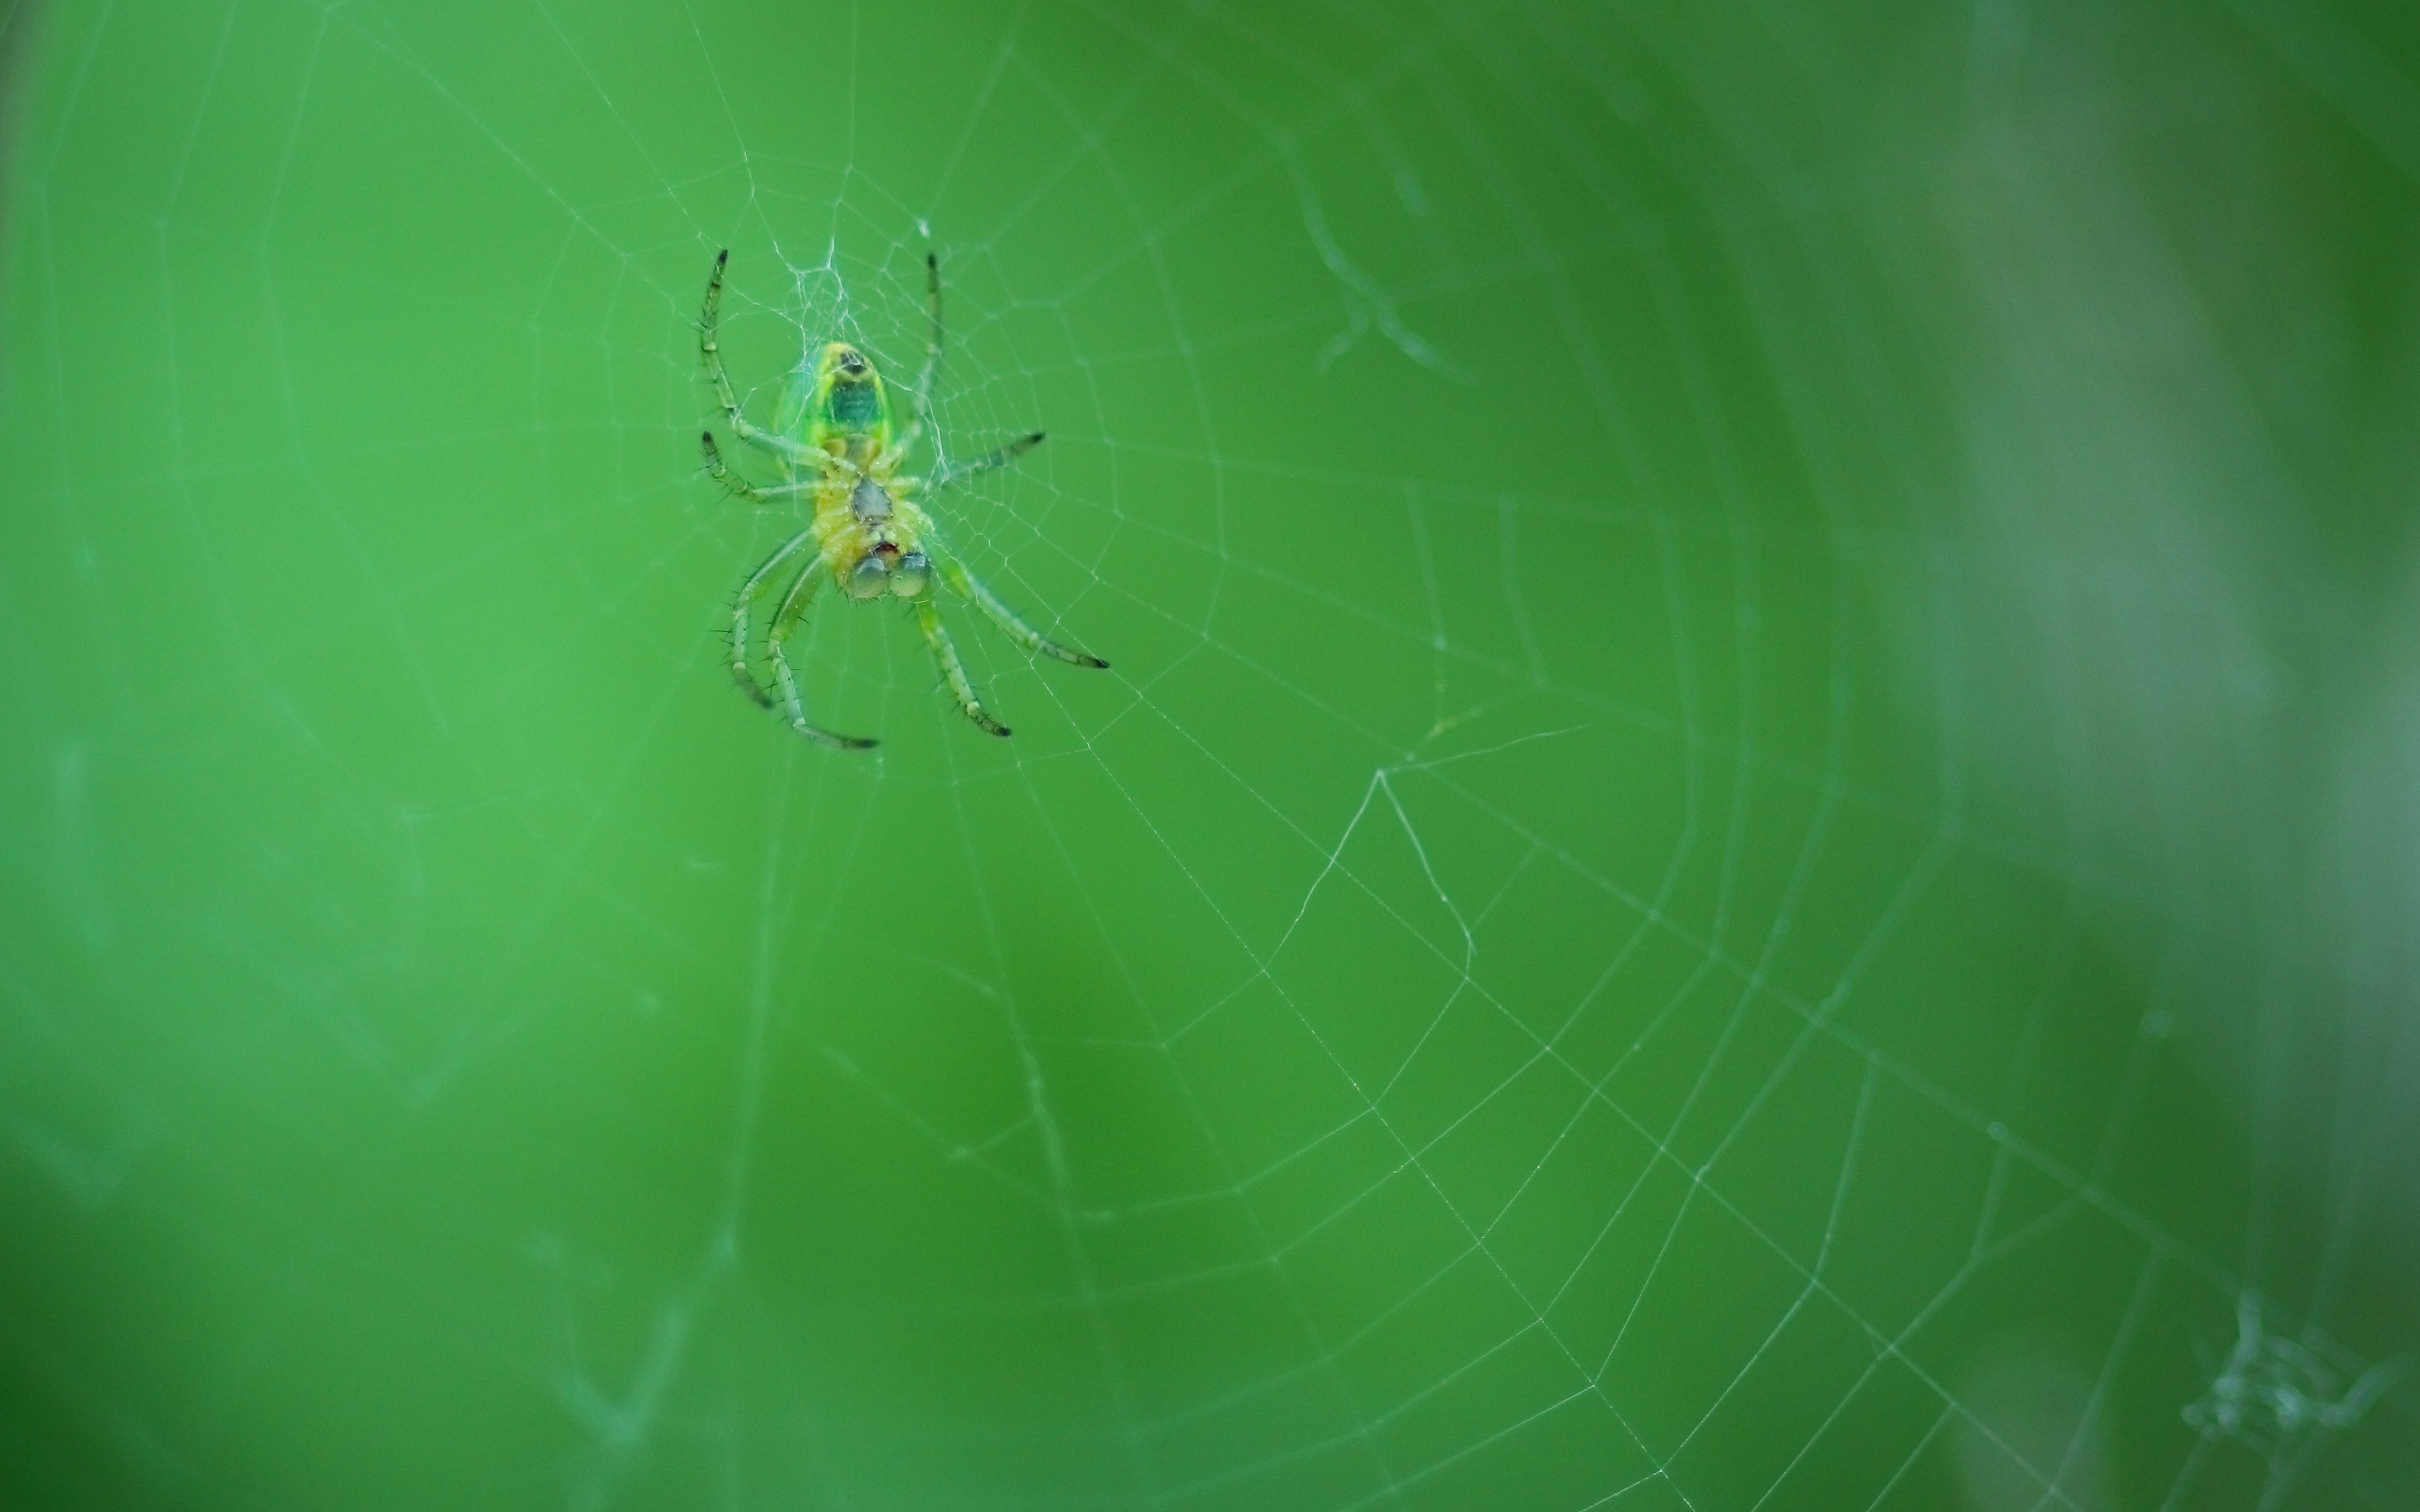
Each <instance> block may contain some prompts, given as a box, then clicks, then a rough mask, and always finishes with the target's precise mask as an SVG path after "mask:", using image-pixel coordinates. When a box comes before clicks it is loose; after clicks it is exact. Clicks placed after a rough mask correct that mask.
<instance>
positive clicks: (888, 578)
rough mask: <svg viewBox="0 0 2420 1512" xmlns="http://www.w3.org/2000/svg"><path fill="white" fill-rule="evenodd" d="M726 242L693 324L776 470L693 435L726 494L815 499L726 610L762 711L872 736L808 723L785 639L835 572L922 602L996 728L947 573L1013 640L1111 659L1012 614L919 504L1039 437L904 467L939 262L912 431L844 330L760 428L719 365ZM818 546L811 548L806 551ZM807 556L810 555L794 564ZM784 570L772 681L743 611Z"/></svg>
mask: <svg viewBox="0 0 2420 1512" xmlns="http://www.w3.org/2000/svg"><path fill="white" fill-rule="evenodd" d="M730 260H731V253H730V251H729V250H728V249H725V250H723V251H719V252H717V253H716V254H715V267H714V272H713V273H711V274H710V275H708V277H707V279H706V309H705V317H704V318H703V319H701V320H700V322H699V324H698V332H699V336H698V351H699V352H700V355H702V356H703V357H704V358H705V363H706V376H707V377H708V378H710V379H712V380H713V382H714V386H715V398H716V399H717V401H719V402H720V404H721V405H722V412H723V416H724V418H725V419H726V420H728V421H730V423H731V430H732V434H733V435H735V436H736V437H738V438H740V439H741V440H743V441H745V442H747V443H748V444H749V445H751V446H753V447H755V448H756V449H757V450H759V451H761V452H765V453H768V454H769V455H771V456H772V457H773V459H774V461H775V463H776V464H777V465H778V466H779V467H780V469H781V472H782V480H781V481H780V482H779V483H775V484H772V485H769V486H767V487H758V486H757V485H755V484H752V483H751V482H749V481H748V480H747V479H746V478H744V477H741V476H740V475H739V474H738V473H737V472H734V471H732V469H731V468H729V467H727V466H725V465H724V463H723V459H722V452H721V451H720V449H719V448H717V446H716V445H715V433H714V432H713V431H711V430H709V431H705V432H703V433H702V434H700V437H699V438H698V445H699V448H700V450H701V451H702V452H703V453H704V454H705V458H706V471H707V472H711V473H713V474H714V476H715V479H716V481H717V482H719V483H721V484H722V485H723V486H724V487H725V488H728V489H729V490H731V491H732V492H734V493H735V494H737V495H739V496H740V497H741V498H743V499H748V500H751V501H752V502H754V503H757V504H771V503H773V502H775V501H777V500H783V499H811V500H813V501H814V504H815V513H814V516H813V518H812V519H811V520H809V521H808V523H807V526H806V528H805V529H804V530H802V531H800V532H799V533H798V534H797V535H794V536H792V537H790V539H789V540H787V541H784V542H782V544H781V547H780V548H779V549H778V550H776V551H775V552H774V553H773V554H772V555H771V556H770V557H768V558H765V563H764V565H763V566H761V567H759V568H757V569H756V570H755V571H754V572H752V573H750V574H749V575H748V576H747V578H746V580H745V581H743V582H741V584H740V585H739V592H738V593H737V595H736V596H735V598H734V600H733V602H732V610H731V675H732V677H733V678H735V679H737V680H738V683H739V685H740V687H741V688H743V689H745V690H746V691H747V693H748V696H750V697H752V698H753V699H755V700H756V701H757V702H758V703H759V704H761V705H763V706H764V707H766V708H768V709H773V708H775V702H774V699H775V696H776V694H778V696H779V698H780V704H779V708H778V711H777V712H778V713H780V714H781V716H782V717H783V718H785V719H787V721H788V722H789V727H790V728H791V729H792V730H797V731H798V732H799V733H800V734H802V735H804V736H805V737H806V738H807V739H809V740H812V741H817V742H820V743H821V744H823V745H826V746H835V747H839V748H840V749H842V750H864V749H866V748H867V747H871V746H873V744H874V742H873V741H872V740H868V739H865V738H863V737H862V736H856V735H836V734H834V733H833V732H832V731H830V730H824V729H821V727H819V726H816V725H813V724H810V723H808V722H807V718H806V709H805V706H804V704H803V703H801V701H800V699H799V692H798V679H797V678H796V677H795V676H793V675H792V674H791V672H790V663H789V658H788V656H787V654H786V653H785V650H784V647H785V645H786V644H787V642H788V640H789V637H790V632H791V631H792V630H794V629H796V628H797V627H798V623H799V621H800V620H801V619H802V618H804V616H805V614H806V607H807V605H808V604H809V603H810V602H812V601H813V600H814V598H815V594H816V591H817V590H818V589H820V588H821V587H822V586H823V579H824V577H825V576H826V575H827V574H828V575H829V576H831V578H832V580H833V581H834V582H836V583H838V585H839V586H840V588H841V590H842V591H843V592H845V593H847V594H848V595H849V596H850V597H851V598H857V599H873V598H882V597H885V596H893V597H898V598H904V599H908V600H909V601H910V602H912V603H913V604H914V605H915V606H916V627H917V628H918V629H920V630H922V631H924V634H925V644H926V645H927V646H930V647H931V648H932V653H933V661H934V662H935V663H937V664H938V665H939V666H940V668H941V674H942V681H943V682H944V683H946V684H948V686H949V691H950V696H952V697H954V698H956V699H957V700H958V707H959V712H960V713H964V714H965V715H966V717H967V718H969V719H972V720H974V721H975V722H976V723H977V725H980V726H982V727H983V728H984V729H985V730H989V731H991V732H992V733H993V734H994V735H1006V734H1007V733H1008V732H1009V727H1008V726H1006V725H1004V724H1002V723H1000V722H999V721H998V720H997V719H994V718H993V717H992V715H991V713H989V712H988V711H986V710H985V709H984V707H983V701H982V699H980V698H978V697H977V696H976V693H975V684H974V683H973V682H971V681H969V680H968V679H967V676H966V668H965V666H964V665H963V664H962V663H961V662H959V659H958V647H957V646H956V645H954V644H951V641H950V638H949V630H948V628H947V627H944V626H943V625H942V616H941V608H940V606H939V605H938V604H937V603H936V602H935V598H936V594H935V593H934V591H933V581H934V579H935V578H936V577H938V578H939V579H940V580H941V581H942V582H944V583H947V584H948V585H949V586H950V588H951V590H952V591H953V592H955V593H957V594H958V595H959V597H960V598H964V599H967V600H970V601H971V602H973V604H974V605H975V607H976V608H977V609H979V610H982V611H983V613H984V615H985V616H986V617H987V618H989V619H990V620H991V621H992V623H993V624H994V625H997V626H998V627H1000V628H1001V629H1002V630H1003V631H1005V632H1007V634H1008V637H1009V639H1010V640H1011V641H1014V642H1016V643H1017V644H1019V645H1021V646H1024V647H1025V648H1026V649H1027V650H1029V651H1038V652H1040V653H1042V654H1043V655H1044V656H1048V657H1056V658H1057V659H1058V660H1060V661H1062V662H1068V663H1069V664H1071V665H1074V666H1080V667H1106V666H1108V665H1109V663H1108V662H1104V661H1102V660H1101V659H1100V658H1098V657H1097V656H1094V655H1093V654H1092V653H1090V652H1088V651H1079V650H1075V649H1073V648H1071V647H1068V646H1064V645H1061V644H1059V643H1058V642H1056V641H1053V640H1051V639H1049V638H1048V637H1046V636H1045V635H1044V634H1043V633H1042V632H1041V631H1040V630H1037V629H1035V628H1034V627H1032V626H1030V625H1028V624H1027V623H1026V622H1025V621H1024V620H1022V619H1019V618H1018V617H1017V613H1016V610H1012V609H1011V608H1009V606H1008V605H1007V604H1006V603H1004V602H1002V601H1001V599H1000V596H999V595H998V594H997V593H993V592H992V591H991V590H990V589H989V588H986V587H984V586H983V583H982V580H981V579H979V578H977V576H975V575H974V574H973V573H971V572H968V571H967V570H966V566H965V564H964V563H962V562H960V561H959V559H958V558H955V557H953V556H951V555H950V554H949V552H948V551H947V550H946V549H944V547H943V545H942V536H941V533H940V532H939V531H938V530H937V529H936V528H935V527H934V524H933V519H932V516H930V515H928V514H926V513H925V511H924V509H923V508H922V507H919V506H918V505H917V503H916V495H918V494H919V493H922V494H925V495H927V496H932V495H938V494H940V493H941V492H942V490H946V489H948V488H950V487H951V486H953V485H955V484H959V483H962V482H964V481H966V480H967V479H968V478H971V477H973V476H975V475H976V474H977V473H978V472H990V471H991V470H992V469H994V468H995V467H1004V466H1006V465H1008V464H1009V463H1011V462H1013V461H1015V460H1016V459H1017V458H1018V457H1020V456H1023V455H1025V454H1026V453H1028V452H1029V451H1031V450H1033V449H1034V448H1035V447H1036V446H1038V445H1040V444H1041V443H1042V432H1040V431H1032V432H1029V433H1028V434H1026V435H1024V436H1020V437H1018V438H1016V439H1015V440H1012V441H1011V442H1009V443H1008V444H1007V445H1006V446H1003V447H1000V448H999V449H998V450H996V451H994V452H991V453H989V454H987V455H984V456H981V457H978V458H977V459H976V460H975V461H972V462H967V463H962V464H960V465H959V466H957V467H944V468H942V471H941V472H937V473H936V474H935V475H934V476H932V477H931V478H919V477H911V476H909V475H908V474H907V473H906V472H902V471H901V470H900V468H901V464H902V463H903V462H904V461H905V460H906V459H907V455H908V448H909V447H911V446H913V445H915V443H916V442H917V440H918V439H919V438H921V437H922V436H923V435H924V433H925V417H926V416H927V415H929V414H930V413H931V412H932V397H933V380H934V379H935V378H936V377H938V376H939V375H940V373H941V368H942V265H941V259H940V258H939V257H938V256H936V255H934V254H933V253H931V252H926V253H925V304H926V307H927V310H928V313H929V314H930V315H931V317H932V334H931V335H930V337H929V339H928V340H927V342H926V345H925V370H924V372H923V373H922V374H921V375H920V376H919V377H918V379H917V381H916V392H915V395H914V404H915V413H914V414H913V415H912V416H910V417H909V418H908V422H907V424H906V426H905V427H904V428H894V426H893V423H892V401H891V389H890V385H889V384H887V383H885V382H884V381H883V377H882V374H880V373H879V372H876V371H875V370H874V366H873V361H872V360H871V359H870V358H868V357H867V356H866V354H865V353H864V352H861V351H859V350H858V349H857V348H856V347H854V346H852V345H850V344H849V343H848V342H846V341H830V342H826V343H825V344H824V346H823V349H822V351H821V352H819V353H818V354H817V355H816V358H815V361H814V363H813V365H812V366H809V365H807V364H804V363H802V364H801V365H800V366H799V368H798V369H797V370H796V371H794V372H792V373H791V374H790V377H789V381H788V382H787V384H785V385H784V386H783V388H782V397H781V400H780V403H779V404H777V405H776V406H775V408H774V411H773V428H772V429H771V430H769V431H768V430H760V429H759V428H757V427H756V426H754V425H752V424H750V423H749V421H748V417H747V416H745V415H743V414H741V413H740V410H739V399H738V397H737V395H735V393H734V392H733V391H732V387H731V375H730V374H729V373H727V372H725V371H723V366H722V352H721V349H720V348H719V347H717V345H716V342H715V320H716V316H717V312H718V311H719V310H720V308H721V306H722V274H723V265H724V264H726V263H728V262H729V261H730ZM810 547H812V548H813V549H812V550H811V551H810V550H809V548H810ZM802 560H803V561H804V565H800V563H801V562H802ZM793 567H795V568H796V569H797V570H796V572H795V573H794V574H793V575H791V576H788V577H787V583H788V585H789V586H788V587H787V589H786V590H785V591H784V593H782V598H781V604H780V607H779V608H777V609H775V610H773V618H772V622H771V623H770V625H769V626H768V627H767V628H766V631H765V660H766V662H768V663H769V665H770V666H771V668H772V675H773V688H772V690H768V689H767V688H766V686H765V684H764V683H763V682H762V681H760V680H759V679H757V676H756V674H755V672H754V670H753V669H752V667H751V666H750V665H749V660H748V610H749V607H750V606H751V605H752V604H753V603H755V601H756V600H757V599H759V598H762V597H763V596H764V595H765V594H766V593H767V592H769V590H770V589H771V588H772V587H773V585H774V584H775V583H776V582H780V581H784V580H785V578H784V576H783V575H784V573H785V571H786V570H787V569H790V568H793Z"/></svg>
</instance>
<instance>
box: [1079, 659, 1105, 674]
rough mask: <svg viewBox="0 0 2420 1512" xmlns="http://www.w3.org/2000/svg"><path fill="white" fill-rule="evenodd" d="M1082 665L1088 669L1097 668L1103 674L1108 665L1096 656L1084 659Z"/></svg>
mask: <svg viewBox="0 0 2420 1512" xmlns="http://www.w3.org/2000/svg"><path fill="white" fill-rule="evenodd" d="M1084 665H1086V666H1088V667H1098V668H1099V669H1100V670H1101V671H1103V672H1106V671H1108V670H1109V663H1108V662H1104V661H1102V660H1101V659H1100V658H1098V657H1097V656H1088V657H1086V658H1084Z"/></svg>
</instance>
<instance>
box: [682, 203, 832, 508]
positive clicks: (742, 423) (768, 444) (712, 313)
mask: <svg viewBox="0 0 2420 1512" xmlns="http://www.w3.org/2000/svg"><path fill="white" fill-rule="evenodd" d="M730 261H731V249H730V248H728V247H726V248H724V249H722V250H721V251H718V252H717V253H715V270H714V271H713V272H712V273H710V274H708V275H707V277H706V311H705V317H704V318H702V319H700V321H699V322H698V351H699V352H700V354H701V355H703V356H704V358H705V359H706V376H707V377H708V378H709V379H711V380H712V381H713V383H714V386H715V400H716V402H717V403H718V404H721V405H722V413H723V418H724V419H725V420H727V421H730V422H731V433H732V434H733V435H734V436H736V437H738V438H740V439H741V440H743V441H746V442H747V443H748V444H749V445H751V446H753V447H755V448H756V449H757V450H758V451H761V452H769V453H771V454H772V455H775V456H778V457H780V458H782V459H783V460H784V461H786V462H789V463H791V464H793V465H796V464H799V463H807V464H811V465H812V464H820V463H823V462H828V461H830V460H831V457H830V455H828V454H827V453H825V452H824V451H822V450H821V448H820V447H813V446H809V445H807V444H806V443H805V442H804V441H797V440H792V439H791V438H788V437H787V436H778V435H775V434H774V433H773V432H771V431H762V430H758V429H757V428H756V427H755V426H753V425H752V424H750V423H749V422H748V417H747V416H745V415H743V414H741V413H740V412H739V396H738V395H737V394H735V393H734V392H733V391H732V387H731V374H729V373H727V372H725V371H723V368H722V347H721V344H720V343H718V342H717V341H716V339H715V327H716V323H717V320H718V319H719V318H720V316H721V313H722V269H723V265H724V264H725V263H728V262H730Z"/></svg>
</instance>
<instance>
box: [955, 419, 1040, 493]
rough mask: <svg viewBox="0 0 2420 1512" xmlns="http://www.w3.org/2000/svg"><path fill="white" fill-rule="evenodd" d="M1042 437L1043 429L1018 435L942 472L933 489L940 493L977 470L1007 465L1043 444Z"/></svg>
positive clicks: (982, 470) (988, 470)
mask: <svg viewBox="0 0 2420 1512" xmlns="http://www.w3.org/2000/svg"><path fill="white" fill-rule="evenodd" d="M1042 438H1043V433H1042V432H1041V431H1032V432H1029V433H1028V434H1026V435H1024V436H1020V437H1018V438H1016V439H1015V440H1013V441H1011V442H1010V443H1009V444H1008V445H1006V446H1003V447H1001V448H999V449H998V450H997V451H993V452H987V453H985V454H984V455H981V456H978V457H977V458H976V459H975V460H974V461H972V462H968V463H966V464H964V465H963V466H959V467H954V468H950V469H949V470H947V471H946V472H942V474H941V475H940V476H939V477H936V478H934V479H933V491H934V492H935V493H939V492H941V491H942V490H943V489H948V488H953V487H955V486H957V485H958V484H959V483H962V482H964V481H965V480H966V479H968V478H971V477H973V476H975V474H977V472H991V471H992V470H993V469H994V468H995V467H1006V466H1008V465H1009V464H1010V463H1011V462H1013V461H1015V460H1016V459H1017V458H1018V457H1020V456H1023V455H1025V454H1026V453H1028V452H1030V451H1032V450H1033V449H1034V448H1035V447H1037V446H1040V445H1041V444H1042Z"/></svg>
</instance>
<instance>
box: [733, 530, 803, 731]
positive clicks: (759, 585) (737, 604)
mask: <svg viewBox="0 0 2420 1512" xmlns="http://www.w3.org/2000/svg"><path fill="white" fill-rule="evenodd" d="M814 538H815V528H814V526H812V525H810V526H808V527H807V528H806V529H804V530H802V531H800V532H799V533H798V534H797V535H794V536H792V537H790V539H789V540H787V541H783V542H782V543H781V545H780V546H779V547H777V548H776V549H775V550H774V552H773V554H772V555H771V556H769V557H768V558H765V561H764V564H763V565H762V566H760V567H758V568H757V569H756V570H755V571H754V572H752V573H750V574H749V575H748V576H747V577H745V578H743V579H742V580H741V582H740V584H739V592H738V593H735V594H733V595H732V600H731V676H732V679H733V680H734V681H735V682H737V683H738V684H739V686H740V689H741V691H742V692H744V693H746V694H747V695H748V696H750V697H751V698H753V699H755V700H756V701H757V702H758V703H760V704H762V705H764V706H765V707H766V708H768V709H770V708H771V707H773V700H772V699H771V698H769V697H768V696H766V694H765V690H764V689H763V688H761V687H759V686H758V685H757V682H756V675H755V674H754V673H752V672H751V671H749V670H748V606H749V605H751V604H752V603H754V602H755V601H756V600H757V599H759V598H761V597H763V596H764V593H765V590H766V589H768V588H769V587H771V586H772V582H773V575H774V574H775V573H777V572H780V571H781V570H782V565H783V563H785V562H787V561H788V560H789V559H790V558H793V557H795V556H797V555H798V554H799V551H800V549H801V548H802V547H804V546H805V545H806V544H807V543H808V542H809V541H812V540H814Z"/></svg>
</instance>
